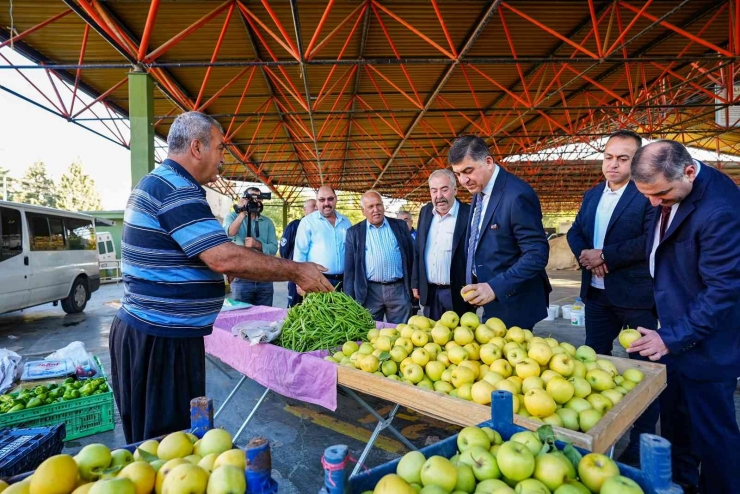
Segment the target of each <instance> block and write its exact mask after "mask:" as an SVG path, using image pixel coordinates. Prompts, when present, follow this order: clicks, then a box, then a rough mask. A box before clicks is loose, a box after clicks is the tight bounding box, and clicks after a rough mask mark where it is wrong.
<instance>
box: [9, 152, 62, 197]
mask: <svg viewBox="0 0 740 494" xmlns="http://www.w3.org/2000/svg"><path fill="white" fill-rule="evenodd" d="M15 185H16V187H15V191H14V193H13V197H12V198H9V199H11V200H13V201H16V202H24V203H26V204H35V205H37V206H48V207H50V208H55V207H58V206H57V202H58V199H59V195H58V192H57V188H56V185H54V180H52V179H51V178H50V177H49V174H48V173H47V171H46V165H44V163H43V161H37V162H36V163H34V164H32V165H31V166H29V167H28V169H27V170H26V173H25V174H24V175H23V178H22V179H21V181H20V187H18V186H17V184H15Z"/></svg>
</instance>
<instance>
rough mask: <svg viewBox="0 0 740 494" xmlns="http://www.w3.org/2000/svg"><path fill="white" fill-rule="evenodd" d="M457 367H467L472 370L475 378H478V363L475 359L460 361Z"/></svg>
mask: <svg viewBox="0 0 740 494" xmlns="http://www.w3.org/2000/svg"><path fill="white" fill-rule="evenodd" d="M458 367H467V368H468V369H470V370H472V371H473V374H474V375H475V379H476V380H478V376H480V363H478V362H477V361H475V360H463V361H462V362H460V364H459V365H458Z"/></svg>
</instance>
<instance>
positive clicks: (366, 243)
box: [344, 190, 414, 324]
mask: <svg viewBox="0 0 740 494" xmlns="http://www.w3.org/2000/svg"><path fill="white" fill-rule="evenodd" d="M361 204H362V214H363V215H364V216H365V218H366V219H365V220H364V221H361V222H360V223H358V224H356V225H354V226H353V227H352V228H350V229H349V230H347V238H346V240H345V248H344V293H346V294H347V295H349V296H350V297H352V298H354V299H355V300H357V302H359V303H360V304H361V305H362V306H363V307H365V308H366V309H367V310H369V311H370V313H371V314H372V315H373V319H375V320H376V321H382V320H383V316H385V318H386V321H387V322H389V323H395V324H398V323H405V322H406V321H408V320H409V318H410V317H411V296H412V295H411V271H412V269H413V262H414V250H413V241H412V239H411V235H410V234H409V229H408V226H407V225H406V223H405V222H404V221H401V220H398V219H395V218H387V217H386V216H385V208H384V206H383V198H382V197H381V196H380V194H378V193H377V192H375V191H373V190H370V191H367V192H365V193H364V194H363V195H362V201H361Z"/></svg>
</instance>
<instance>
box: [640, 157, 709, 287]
mask: <svg viewBox="0 0 740 494" xmlns="http://www.w3.org/2000/svg"><path fill="white" fill-rule="evenodd" d="M694 164H695V165H696V176H697V177H698V176H699V172H700V171H701V163H699V162H698V161H696V160H694ZM680 205H681V203H680V202H677V203H676V204H674V205H673V206H671V214H670V215H669V216H668V226H666V227H665V231H666V233H668V229H669V228H670V227H671V223H672V222H673V217H674V216H676V211H678V207H679V206H680ZM655 214H657V215H658V216H660V210H658V212H656V213H655ZM658 245H660V220H658V223H656V225H655V238H654V239H653V248H652V250H651V251H650V276H652V277H653V278H655V251H657V250H658Z"/></svg>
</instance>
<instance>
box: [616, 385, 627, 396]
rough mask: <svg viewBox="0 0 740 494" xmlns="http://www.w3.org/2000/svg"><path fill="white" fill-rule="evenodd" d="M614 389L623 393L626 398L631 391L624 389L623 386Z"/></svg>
mask: <svg viewBox="0 0 740 494" xmlns="http://www.w3.org/2000/svg"><path fill="white" fill-rule="evenodd" d="M614 389H615V390H617V391H619V392H620V393H622V396H624V395H626V394H627V393H629V391H627V388H625V387H622V386H617V387H616V388H614Z"/></svg>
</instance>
